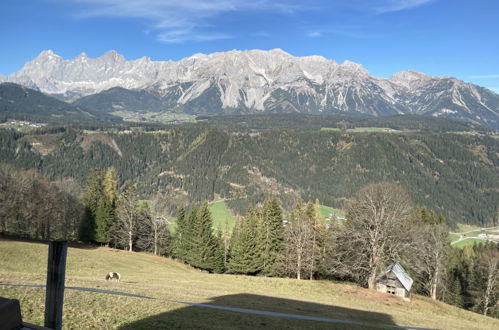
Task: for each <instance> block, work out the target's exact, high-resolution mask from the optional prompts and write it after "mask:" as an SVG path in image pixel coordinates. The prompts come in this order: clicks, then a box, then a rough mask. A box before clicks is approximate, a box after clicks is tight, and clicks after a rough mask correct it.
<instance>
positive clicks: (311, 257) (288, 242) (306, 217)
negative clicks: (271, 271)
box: [278, 205, 319, 279]
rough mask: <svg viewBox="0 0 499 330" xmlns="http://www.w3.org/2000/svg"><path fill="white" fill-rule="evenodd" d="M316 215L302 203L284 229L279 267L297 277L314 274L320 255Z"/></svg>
mask: <svg viewBox="0 0 499 330" xmlns="http://www.w3.org/2000/svg"><path fill="white" fill-rule="evenodd" d="M315 220H316V219H315V217H314V216H313V214H310V213H309V212H307V210H306V208H305V207H303V206H302V205H297V206H296V207H295V209H294V210H293V212H292V214H291V216H290V220H289V223H288V224H287V226H286V228H285V231H284V247H283V251H282V253H281V255H280V258H279V259H278V264H279V268H280V270H281V271H283V272H284V273H286V274H293V275H294V276H296V278H297V279H301V278H302V274H303V273H308V274H313V272H314V271H315V268H316V266H317V262H316V258H317V257H318V256H319V251H318V250H319V248H318V245H317V233H316V228H315V222H316V221H315Z"/></svg>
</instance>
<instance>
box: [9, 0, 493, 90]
mask: <svg viewBox="0 0 499 330" xmlns="http://www.w3.org/2000/svg"><path fill="white" fill-rule="evenodd" d="M498 14H499V1H497V0H474V1H469V0H329V1H326V0H309V1H303V0H301V1H297V0H205V1H201V0H173V1H172V0H140V1H131V0H17V1H2V2H1V3H0V15H1V16H0V17H1V18H0V29H1V31H2V33H1V34H0V73H2V74H6V75H8V74H11V73H13V72H15V71H17V70H19V69H20V68H21V67H22V65H23V64H24V63H25V62H27V61H29V60H31V59H33V58H34V57H35V56H37V55H38V54H39V53H40V52H41V51H42V50H45V49H52V50H53V51H54V52H56V53H57V54H59V55H61V56H62V57H64V58H66V59H69V58H73V57H75V56H77V55H78V54H80V53H82V52H85V53H87V54H88V55H89V56H91V57H97V56H100V55H102V54H103V53H105V52H106V51H108V50H111V49H114V50H116V51H118V52H120V53H122V54H123V55H125V57H126V58H128V59H135V58H139V57H142V56H149V57H151V58H152V59H154V60H167V59H173V60H178V59H181V58H183V57H187V56H190V55H192V54H194V53H200V52H201V53H211V52H216V51H227V50H231V49H254V48H258V49H272V48H281V49H283V50H285V51H287V52H289V53H291V54H292V55H296V56H304V55H322V56H324V57H326V58H329V59H334V60H336V61H338V62H343V61H344V60H351V61H354V62H358V63H360V64H362V65H363V66H364V67H365V68H366V69H367V70H368V71H370V72H371V73H372V74H373V75H375V76H381V77H387V76H390V75H391V74H393V73H395V72H398V71H401V70H408V69H410V70H416V71H421V72H424V73H427V74H430V75H449V76H454V77H457V78H460V79H463V80H465V81H470V82H473V83H476V84H479V85H482V86H485V87H488V88H490V89H493V90H495V91H496V92H499V36H498V35H499V19H498V18H497V16H498Z"/></svg>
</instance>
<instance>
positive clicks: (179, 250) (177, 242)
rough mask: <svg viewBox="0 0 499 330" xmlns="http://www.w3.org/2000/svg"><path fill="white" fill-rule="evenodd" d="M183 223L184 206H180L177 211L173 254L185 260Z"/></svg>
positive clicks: (184, 220) (184, 217)
mask: <svg viewBox="0 0 499 330" xmlns="http://www.w3.org/2000/svg"><path fill="white" fill-rule="evenodd" d="M185 223H186V215H185V208H184V207H183V206H181V207H180V208H179V210H178V213H177V228H176V231H175V238H174V241H173V255H174V256H175V257H176V258H178V259H180V260H185V243H184V242H185V235H186V232H185V231H186V230H185Z"/></svg>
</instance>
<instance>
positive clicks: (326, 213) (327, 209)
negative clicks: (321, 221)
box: [319, 205, 345, 218]
mask: <svg viewBox="0 0 499 330" xmlns="http://www.w3.org/2000/svg"><path fill="white" fill-rule="evenodd" d="M319 211H320V212H321V215H322V216H323V217H324V218H327V217H329V215H330V214H332V213H333V214H337V215H340V216H345V211H343V210H340V209H335V208H334V207H329V206H326V205H321V206H320V209H319Z"/></svg>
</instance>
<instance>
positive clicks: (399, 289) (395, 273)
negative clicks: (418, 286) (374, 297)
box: [376, 262, 414, 301]
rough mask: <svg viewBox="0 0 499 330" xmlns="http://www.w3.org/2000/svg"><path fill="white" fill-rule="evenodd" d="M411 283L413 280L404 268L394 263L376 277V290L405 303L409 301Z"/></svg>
mask: <svg viewBox="0 0 499 330" xmlns="http://www.w3.org/2000/svg"><path fill="white" fill-rule="evenodd" d="M413 282H414V280H413V279H412V278H411V277H410V276H409V274H407V272H406V271H405V270H404V268H403V267H402V266H400V264H399V263H398V262H395V263H393V264H391V265H390V266H388V268H386V269H385V271H384V272H383V273H381V274H380V275H378V277H377V278H376V290H377V291H380V292H385V293H390V294H394V295H396V296H399V297H402V298H403V299H404V300H406V301H410V300H411V287H412V283H413Z"/></svg>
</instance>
